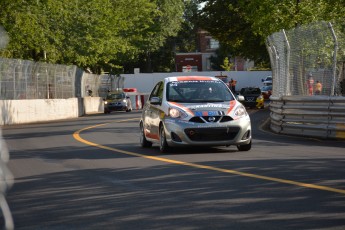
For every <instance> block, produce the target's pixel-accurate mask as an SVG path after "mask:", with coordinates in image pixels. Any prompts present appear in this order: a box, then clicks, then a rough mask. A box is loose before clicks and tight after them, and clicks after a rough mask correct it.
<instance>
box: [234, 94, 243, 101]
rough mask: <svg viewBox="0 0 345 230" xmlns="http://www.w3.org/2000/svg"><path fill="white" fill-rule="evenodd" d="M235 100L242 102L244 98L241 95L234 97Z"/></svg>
mask: <svg viewBox="0 0 345 230" xmlns="http://www.w3.org/2000/svg"><path fill="white" fill-rule="evenodd" d="M236 99H237V100H238V101H244V96H242V95H237V96H236Z"/></svg>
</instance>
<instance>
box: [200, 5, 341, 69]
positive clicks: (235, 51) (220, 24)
mask: <svg viewBox="0 0 345 230" xmlns="http://www.w3.org/2000/svg"><path fill="white" fill-rule="evenodd" d="M205 2H206V4H205V7H204V8H203V9H202V10H201V11H200V12H199V19H200V20H199V26H200V27H202V28H203V29H205V30H207V31H209V32H210V33H211V35H212V36H214V37H215V38H216V39H218V40H219V42H220V43H221V44H223V46H224V47H228V50H229V52H230V54H232V55H236V56H242V57H245V58H249V59H252V60H254V61H256V62H259V63H261V64H262V61H264V62H265V61H266V62H267V61H268V60H269V59H268V54H267V51H266V47H265V40H266V38H267V36H269V35H270V34H272V33H274V32H277V31H280V30H282V29H286V30H287V29H291V28H294V27H295V26H297V25H301V24H306V23H310V22H314V21H320V20H325V21H332V20H335V19H338V18H344V15H345V14H344V13H345V12H344V11H345V7H344V6H345V1H344V0H339V1H333V0H243V1H237V0H208V1H205Z"/></svg>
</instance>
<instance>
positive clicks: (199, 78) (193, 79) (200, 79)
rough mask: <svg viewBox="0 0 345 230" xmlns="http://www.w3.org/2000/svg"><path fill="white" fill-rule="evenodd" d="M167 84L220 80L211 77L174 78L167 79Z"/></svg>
mask: <svg viewBox="0 0 345 230" xmlns="http://www.w3.org/2000/svg"><path fill="white" fill-rule="evenodd" d="M164 80H165V82H172V81H214V80H219V81H221V80H220V79H219V78H216V77H211V76H174V77H166V78H165V79H164Z"/></svg>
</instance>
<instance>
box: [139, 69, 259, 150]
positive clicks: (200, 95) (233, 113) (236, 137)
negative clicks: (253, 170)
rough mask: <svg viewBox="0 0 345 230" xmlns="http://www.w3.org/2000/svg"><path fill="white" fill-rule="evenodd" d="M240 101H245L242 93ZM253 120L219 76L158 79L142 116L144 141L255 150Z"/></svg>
mask: <svg viewBox="0 0 345 230" xmlns="http://www.w3.org/2000/svg"><path fill="white" fill-rule="evenodd" d="M238 97H239V98H238V99H239V100H244V99H243V97H242V96H238ZM251 139H252V133H251V122H250V118H249V115H248V113H247V111H246V109H245V107H244V106H243V105H242V104H241V103H240V102H239V101H238V100H237V99H236V97H235V96H234V95H233V94H232V93H231V91H230V90H229V88H228V87H227V85H226V84H225V83H224V82H223V81H221V80H220V79H218V78H216V77H205V76H179V77H167V78H165V79H164V80H163V81H160V82H158V83H157V84H156V85H155V87H154V88H153V90H152V92H151V94H150V96H149V98H148V100H147V102H146V103H145V105H144V107H143V111H142V116H141V119H140V144H141V146H142V147H151V146H152V144H153V143H159V146H160V151H161V152H168V151H169V150H170V149H171V148H172V147H177V146H189V145H190V146H230V145H236V146H237V148H238V150H239V151H248V150H250V149H251V143H252V142H251Z"/></svg>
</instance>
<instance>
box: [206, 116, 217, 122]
mask: <svg viewBox="0 0 345 230" xmlns="http://www.w3.org/2000/svg"><path fill="white" fill-rule="evenodd" d="M215 120H216V118H215V117H208V121H209V122H214V121H215Z"/></svg>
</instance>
